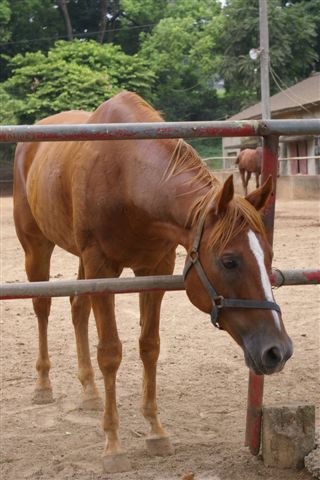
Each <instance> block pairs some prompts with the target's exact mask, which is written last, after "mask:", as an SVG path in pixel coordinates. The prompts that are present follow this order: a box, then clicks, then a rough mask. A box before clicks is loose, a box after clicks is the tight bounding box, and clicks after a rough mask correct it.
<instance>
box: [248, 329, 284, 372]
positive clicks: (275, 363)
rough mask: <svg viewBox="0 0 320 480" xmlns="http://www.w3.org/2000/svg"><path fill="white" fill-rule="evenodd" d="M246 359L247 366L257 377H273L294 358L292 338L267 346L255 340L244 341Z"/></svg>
mask: <svg viewBox="0 0 320 480" xmlns="http://www.w3.org/2000/svg"><path fill="white" fill-rule="evenodd" d="M243 350H244V358H245V362H246V364H247V366H248V367H249V368H250V369H251V370H253V372H254V373H255V374H256V375H271V374H272V373H277V372H280V371H281V370H282V369H283V367H284V365H285V363H286V361H287V360H289V358H290V357H291V356H292V353H293V346H292V341H291V339H290V337H288V336H287V338H286V339H285V340H284V341H282V342H280V341H274V342H270V343H269V344H267V345H263V346H262V345H259V344H258V342H255V341H254V340H253V341H252V339H251V341H250V342H246V341H244V344H243Z"/></svg>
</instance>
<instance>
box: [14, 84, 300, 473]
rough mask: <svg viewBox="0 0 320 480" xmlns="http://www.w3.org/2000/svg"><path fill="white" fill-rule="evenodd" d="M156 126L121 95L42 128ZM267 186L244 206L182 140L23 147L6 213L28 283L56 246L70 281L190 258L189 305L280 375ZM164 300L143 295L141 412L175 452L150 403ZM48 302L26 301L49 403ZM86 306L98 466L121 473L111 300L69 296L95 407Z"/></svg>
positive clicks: (133, 99) (281, 331) (159, 448)
mask: <svg viewBox="0 0 320 480" xmlns="http://www.w3.org/2000/svg"><path fill="white" fill-rule="evenodd" d="M160 121H162V118H161V117H160V115H159V114H158V113H157V112H156V111H155V110H153V109H152V108H151V107H150V106H149V105H148V104H147V103H146V102H144V101H143V100H142V99H141V98H140V97H138V96H137V95H135V94H133V93H129V92H123V93H120V94H118V95H117V96H115V97H114V98H113V99H111V100H108V101H107V102H105V103H103V104H102V105H100V107H99V108H98V109H97V110H96V111H95V112H94V113H87V112H81V111H71V112H64V113H61V114H58V115H54V116H52V117H49V118H47V119H44V120H42V121H41V122H40V123H41V124H62V123H65V124H67V123H88V124H94V123H123V122H160ZM270 191H271V181H270V179H269V180H268V181H267V182H266V183H265V184H264V185H263V186H262V187H261V188H260V189H258V190H257V191H255V192H253V193H251V194H250V195H249V196H248V197H247V198H246V199H244V198H241V197H239V196H236V195H234V190H233V181H232V176H231V177H229V178H228V179H227V181H226V182H225V183H224V184H223V185H220V183H219V182H218V180H217V179H216V178H215V177H214V175H213V174H212V173H211V172H210V171H209V170H208V169H207V167H206V166H205V165H204V163H203V162H202V161H201V159H200V158H199V156H198V155H197V153H196V152H195V151H194V150H193V149H192V148H191V147H190V146H189V145H188V144H187V143H185V142H184V141H182V140H121V141H120V140H117V141H94V142H89V141H81V142H80V141H79V142H47V143H45V142H39V143H21V144H19V145H18V146H17V150H16V155H15V165H14V218H15V224H16V230H17V234H18V237H19V239H20V242H21V244H22V246H23V249H24V252H25V268H26V272H27V275H28V278H29V280H30V281H41V280H48V279H49V268H50V257H51V254H52V251H53V249H54V246H55V245H59V246H60V247H62V248H63V249H65V250H67V251H68V252H70V253H72V254H74V255H77V256H78V257H79V260H80V264H79V275H78V277H79V278H80V279H81V278H87V279H90V278H104V277H118V276H119V275H120V274H121V272H122V270H123V268H125V267H130V268H131V269H132V270H133V271H134V273H135V275H138V276H139V275H162V274H172V272H173V268H174V263H175V250H176V247H177V245H178V244H181V245H183V246H184V247H185V249H186V251H187V252H188V255H187V260H186V268H185V272H184V274H185V285H186V291H187V295H188V296H189V298H190V300H191V302H192V303H193V304H194V305H196V306H197V307H198V308H199V309H200V310H202V311H204V312H207V313H211V319H212V322H213V323H214V324H215V325H216V326H219V328H221V329H224V330H226V331H227V332H228V333H229V334H230V335H231V336H232V337H233V338H234V339H235V341H236V342H237V343H238V344H239V345H240V346H241V347H242V349H243V351H244V356H245V361H246V363H247V365H248V366H249V367H250V368H251V369H253V370H254V371H255V372H256V373H257V374H264V373H266V374H271V373H273V372H277V371H280V370H281V369H282V368H283V366H284V364H285V362H286V360H287V359H288V358H289V357H290V356H291V353H292V344H291V340H290V339H289V337H288V336H287V333H286V331H285V328H284V326H283V323H282V319H281V312H280V309H279V307H278V305H277V304H276V303H275V302H274V300H273V295H272V291H271V286H270V281H269V277H268V273H269V272H270V269H271V255H272V253H271V248H270V245H269V244H268V242H267V239H266V234H265V230H264V227H263V223H262V220H261V217H260V213H259V211H260V210H261V209H262V208H263V206H264V204H265V202H266V201H267V198H268V196H269V194H270ZM230 297H234V298H230ZM162 298H163V293H162V292H151V293H141V294H140V312H141V320H140V323H141V335H140V340H139V342H140V356H141V359H142V362H143V366H144V380H143V402H142V412H143V415H144V416H145V418H146V419H147V420H148V422H149V423H150V426H151V436H150V438H148V439H147V446H148V448H149V449H150V452H151V453H154V454H162V455H164V454H168V453H170V452H171V451H172V448H171V444H170V441H169V437H168V435H167V433H166V432H165V430H164V428H163V427H162V425H161V423H160V420H159V417H158V412H157V403H156V366H157V359H158V356H159V350H160V336H159V322H160V307H161V301H162ZM50 304H51V300H50V299H48V298H35V299H33V306H34V311H35V313H36V316H37V319H38V328H39V355H38V359H37V363H36V368H37V371H38V379H37V383H36V388H35V393H34V401H35V402H36V403H47V402H50V401H52V387H51V383H50V380H49V370H50V361H49V356H48V345H47V325H48V316H49V311H50ZM91 307H92V308H93V312H94V316H95V320H96V324H97V331H98V336H99V344H98V352H97V355H98V363H99V367H100V369H101V372H102V375H103V378H104V384H105V410H104V419H103V428H104V430H105V432H106V436H107V441H106V447H105V451H104V460H103V461H104V469H105V471H107V472H115V471H123V470H127V469H129V468H130V465H129V462H128V459H127V457H126V454H125V452H124V451H123V450H122V446H121V443H120V440H119V437H118V423H119V422H118V412H117V405H116V374H117V370H118V368H119V365H120V362H121V358H122V345H121V342H120V339H119V336H118V330H117V325H116V319H115V311H114V295H112V294H108V295H97V296H94V295H92V296H91V297H86V296H75V297H73V298H71V310H72V320H73V324H74V328H75V334H76V342H77V353H78V366H79V379H80V382H81V383H82V386H83V404H82V405H83V406H84V407H87V408H95V407H98V406H99V400H100V398H99V394H98V391H97V388H96V385H95V381H94V374H93V370H92V366H91V361H90V352H89V343H88V318H89V313H90V309H91ZM181 321H183V319H181ZM176 328H179V325H177V327H176ZM208 367H209V366H208ZM212 368H214V365H212Z"/></svg>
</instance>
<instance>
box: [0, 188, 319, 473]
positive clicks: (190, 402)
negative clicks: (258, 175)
mask: <svg viewBox="0 0 320 480" xmlns="http://www.w3.org/2000/svg"><path fill="white" fill-rule="evenodd" d="M1 202H2V205H1V207H2V210H1V217H2V218H1V225H2V229H1V235H2V238H1V245H2V256H1V257H2V278H1V280H2V281H6V282H15V281H21V280H22V279H24V278H25V277H24V273H23V272H24V269H23V257H22V251H21V249H20V247H19V245H18V241H17V239H16V236H15V232H14V228H13V222H12V213H11V210H12V199H11V198H10V197H3V198H2V199H1ZM318 207H319V206H318V205H316V204H315V202H290V203H289V202H280V203H278V206H277V215H276V229H275V238H274V250H275V259H274V266H276V267H279V268H282V269H294V268H296V269H301V268H303V269H314V268H315V266H316V265H317V264H318V263H319V254H318V238H317V227H318V223H319V210H318ZM183 263H184V253H183V251H182V250H180V249H179V250H178V261H177V265H176V272H175V273H181V271H182V268H183ZM52 266H53V270H52V276H53V277H55V278H65V279H70V278H72V277H75V272H76V269H77V262H76V260H75V259H73V258H71V257H70V256H69V255H68V254H66V253H64V252H62V251H61V250H58V249H57V251H56V252H55V254H54V259H53V263H52ZM128 273H129V272H128ZM317 288H318V287H317V286H295V287H283V288H282V289H280V290H279V291H278V292H277V294H276V300H277V302H278V303H279V304H280V305H281V306H282V310H283V317H284V319H285V323H286V326H287V330H288V332H289V334H290V335H291V336H292V337H293V340H294V344H295V353H294V357H293V359H291V360H290V361H289V362H288V365H287V366H286V368H285V369H284V371H283V372H281V373H280V374H278V375H275V376H274V377H271V378H268V379H267V382H266V385H265V403H279V404H283V403H292V402H296V403H306V402H308V403H316V401H317V400H316V399H317V393H319V392H317V388H318V387H317V373H318V371H317V370H318V357H317V348H318V347H319V345H317V343H318V325H317V316H318V313H319V312H318V309H317V300H318V298H317V292H318V290H317ZM55 305H56V306H55ZM117 314H118V318H119V330H120V335H121V339H122V341H123V346H124V358H123V363H122V365H121V368H120V371H119V376H118V392H119V409H120V418H121V433H122V437H123V440H124V444H125V446H126V447H127V449H128V451H129V452H130V458H131V460H132V465H133V471H131V472H128V473H123V474H117V478H146V479H151V478H168V479H169V478H181V477H183V475H184V474H186V473H188V472H193V473H194V474H195V475H196V476H195V478H213V479H219V478H220V479H227V478H239V479H244V478H249V479H250V478H252V479H254V478H257V477H258V476H259V477H260V476H261V478H266V479H267V478H279V479H287V478H288V479H289V478H295V476H296V478H310V476H309V474H307V473H306V472H300V473H296V472H285V471H281V472H280V471H275V470H273V471H272V477H270V470H269V471H268V470H267V469H265V468H264V467H263V464H262V463H261V461H260V460H259V459H257V458H254V457H251V456H249V455H248V452H247V449H245V448H244V447H243V436H244V424H245V421H244V419H245V399H246V390H247V387H246V377H247V369H246V367H245V366H244V364H243V360H242V353H241V352H240V351H239V349H238V347H237V346H236V345H234V344H233V343H232V342H230V339H229V338H227V337H226V335H225V334H224V333H221V332H216V331H214V329H213V328H212V327H211V325H210V322H209V320H208V316H207V315H204V314H202V313H201V312H199V311H198V310H196V309H195V308H194V307H192V305H191V304H190V302H189V301H188V300H187V298H186V296H185V294H184V293H183V292H170V293H167V295H166V297H165V300H164V308H163V316H162V327H161V339H162V340H161V341H162V353H161V356H160V362H159V374H158V383H159V409H160V415H161V412H162V411H163V416H162V415H161V418H162V421H163V423H164V424H165V425H166V426H167V428H168V430H169V432H170V434H171V437H172V440H173V444H174V447H175V450H176V452H175V455H173V456H171V457H166V458H151V457H148V456H147V454H146V453H145V450H144V445H143V443H144V442H143V437H144V435H145V430H146V426H145V424H144V421H143V420H142V418H141V415H140V413H139V400H140V389H141V386H140V383H141V382H140V380H141V373H140V372H141V365H140V361H139V360H138V347H137V343H138V342H137V338H138V331H139V325H138V323H139V321H138V299H137V295H124V296H118V297H117ZM66 317H67V318H66ZM68 317H69V302H68V300H67V299H55V301H54V302H53V308H52V314H51V318H50V324H49V339H50V340H49V341H50V347H51V348H50V353H51V357H52V363H53V367H54V368H53V370H52V372H53V376H52V380H53V385H54V395H55V399H56V401H55V403H53V404H50V405H46V406H35V405H31V404H30V396H31V390H32V385H33V380H34V369H33V363H34V357H35V350H36V346H37V345H36V341H35V338H36V328H35V327H36V325H35V322H34V318H33V312H32V308H31V302H30V301H28V300H19V301H16V302H12V301H3V302H2V315H1V330H2V336H1V338H2V344H3V345H2V346H3V348H2V359H1V367H2V373H3V382H2V384H3V398H2V400H3V408H2V412H3V416H2V422H3V432H4V435H3V441H2V448H3V457H2V459H1V467H2V469H3V474H4V478H8V479H11V478H84V479H85V478H107V477H106V476H103V475H101V474H100V471H101V466H100V458H99V457H100V455H101V453H102V443H103V442H102V439H103V432H102V430H101V428H100V425H99V414H98V415H97V413H96V412H95V413H92V414H91V413H88V412H86V413H85V412H81V411H79V410H77V400H78V396H79V390H78V388H79V387H78V382H77V379H76V378H75V372H76V356H75V345H74V340H73V335H72V333H71V331H72V325H71V320H69V318H68ZM169 332H171V334H169ZM172 332H174V334H173V335H172ZM90 343H91V345H92V346H94V345H96V343H97V338H96V335H95V331H94V328H93V322H92V321H91V332H90ZM192 344H193V348H192V349H191V345H192ZM195 346H196V348H195ZM93 351H94V349H93ZM93 357H95V355H94V353H93ZM93 362H94V364H95V358H93ZM96 371H97V373H98V374H99V372H98V370H97V369H96ZM98 381H99V382H100V385H99V386H100V389H101V388H102V385H101V378H100V377H98ZM241 413H243V415H241ZM100 448H101V450H100ZM23 452H25V453H23Z"/></svg>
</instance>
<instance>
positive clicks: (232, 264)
mask: <svg viewBox="0 0 320 480" xmlns="http://www.w3.org/2000/svg"><path fill="white" fill-rule="evenodd" d="M221 263H222V265H223V266H224V268H226V269H227V270H232V269H233V268H237V266H238V263H237V261H236V260H234V259H233V258H222V259H221Z"/></svg>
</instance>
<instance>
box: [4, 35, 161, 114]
mask: <svg viewBox="0 0 320 480" xmlns="http://www.w3.org/2000/svg"><path fill="white" fill-rule="evenodd" d="M10 68H11V69H12V75H11V76H10V78H9V79H8V80H7V81H6V82H4V83H3V84H2V90H3V91H4V92H6V94H8V95H11V96H14V98H16V99H17V100H19V101H18V102H17V103H16V104H15V105H13V113H14V115H15V116H16V117H17V119H18V120H19V122H20V123H30V122H34V121H35V120H38V119H40V118H43V117H45V116H48V115H50V114H53V113H56V112H60V111H63V110H72V109H83V110H94V109H95V108H96V107H97V106H98V105H99V104H100V103H102V102H103V101H105V100H107V99H108V98H110V97H111V96H113V95H114V94H115V93H117V92H118V91H119V90H120V89H123V88H126V89H134V90H136V91H140V92H141V94H142V95H143V94H144V93H145V90H147V89H148V87H149V83H152V81H153V75H152V74H150V73H149V72H147V71H145V65H144V63H143V61H142V60H140V59H137V58H136V57H129V58H128V56H127V55H126V54H124V53H123V52H122V51H121V49H120V47H115V46H113V45H100V44H97V43H96V42H94V41H90V42H81V41H75V42H72V43H71V42H64V41H59V42H57V43H56V45H55V46H54V48H52V49H51V50H50V51H49V52H48V55H45V54H44V53H42V52H35V53H27V54H25V55H21V54H19V55H16V56H15V57H14V58H13V59H12V60H11V64H10ZM148 82H149V83H148ZM2 115H3V114H2V113H1V114H0V121H1V122H2V123H4V118H3V116H2Z"/></svg>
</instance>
